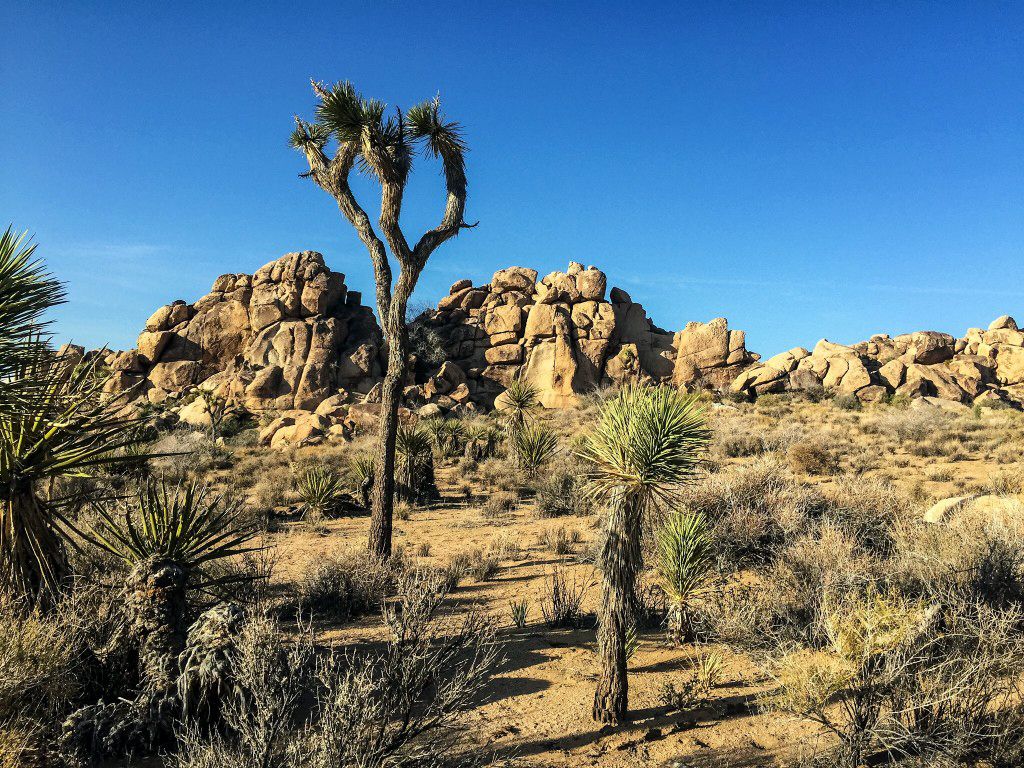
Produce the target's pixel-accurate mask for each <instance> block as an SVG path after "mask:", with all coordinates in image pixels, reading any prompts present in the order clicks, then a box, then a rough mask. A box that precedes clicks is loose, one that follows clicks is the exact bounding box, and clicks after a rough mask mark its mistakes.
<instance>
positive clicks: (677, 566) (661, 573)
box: [656, 512, 714, 643]
mask: <svg viewBox="0 0 1024 768" xmlns="http://www.w3.org/2000/svg"><path fill="white" fill-rule="evenodd" d="M657 558H658V559H657V564H656V569H657V572H658V577H659V579H660V581H661V588H662V589H663V590H664V591H665V594H666V596H667V597H668V599H669V614H668V626H669V632H670V633H671V634H672V638H673V640H675V642H676V643H682V642H683V641H684V640H685V639H687V638H688V637H689V636H690V635H691V634H692V628H691V626H690V619H689V605H690V602H691V601H692V600H693V599H694V598H695V597H698V596H699V595H700V594H701V593H702V592H704V591H705V590H707V589H708V587H709V586H710V584H711V579H712V573H713V566H714V557H713V542H712V536H711V531H710V530H709V526H708V522H707V518H705V517H704V515H703V514H702V513H700V512H697V513H692V512H676V513H674V514H672V515H670V516H669V518H668V519H667V520H666V521H665V523H664V524H663V525H662V527H661V528H660V529H659V530H658V533H657Z"/></svg>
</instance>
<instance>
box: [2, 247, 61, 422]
mask: <svg viewBox="0 0 1024 768" xmlns="http://www.w3.org/2000/svg"><path fill="white" fill-rule="evenodd" d="M35 251H36V244H35V243H32V242H31V241H30V239H29V236H28V233H27V232H22V233H21V234H15V233H14V231H13V230H12V228H11V227H7V229H6V230H5V231H4V233H3V235H0V411H8V410H10V409H11V408H12V407H13V406H14V404H15V403H16V401H17V400H18V399H19V395H18V393H19V392H20V391H22V390H24V389H25V388H26V387H28V386H31V385H32V384H33V382H32V381H31V380H27V379H26V378H25V377H24V376H22V375H21V373H22V372H23V371H24V370H25V369H26V367H29V366H31V365H33V364H34V363H35V361H36V358H37V356H38V355H39V354H40V352H42V351H44V350H45V348H46V344H45V341H46V339H45V336H44V334H45V331H46V326H47V322H48V321H46V320H44V319H43V315H44V314H45V313H46V311H47V310H49V309H51V308H53V307H55V306H57V305H59V304H63V303H64V301H65V293H64V287H63V285H62V284H61V283H60V282H59V281H58V280H57V279H56V278H54V277H53V275H51V274H50V273H49V272H47V271H46V267H45V266H44V265H43V263H42V261H40V260H38V259H36V258H35Z"/></svg>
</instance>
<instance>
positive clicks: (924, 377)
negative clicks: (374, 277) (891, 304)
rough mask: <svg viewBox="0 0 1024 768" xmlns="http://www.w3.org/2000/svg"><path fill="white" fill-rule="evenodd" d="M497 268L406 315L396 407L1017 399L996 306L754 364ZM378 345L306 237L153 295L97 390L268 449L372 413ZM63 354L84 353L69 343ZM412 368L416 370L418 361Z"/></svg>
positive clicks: (583, 293) (567, 276)
mask: <svg viewBox="0 0 1024 768" xmlns="http://www.w3.org/2000/svg"><path fill="white" fill-rule="evenodd" d="M537 278H538V275H537V272H536V270H533V269H527V268H525V267H508V268H507V269H501V270H498V271H497V272H495V273H494V276H493V277H492V279H491V282H490V283H489V284H487V285H482V286H473V284H472V282H471V281H469V280H459V281H458V282H456V283H455V284H454V285H452V287H451V290H450V291H449V294H448V295H447V296H445V297H444V298H443V299H441V301H440V302H438V305H437V309H436V310H431V311H429V312H427V313H425V314H424V315H423V316H421V317H420V318H418V319H417V320H416V324H418V325H419V326H420V328H419V330H424V331H429V332H430V334H429V335H430V336H431V338H435V339H439V340H440V346H441V352H442V357H443V359H444V362H443V363H442V364H441V365H440V366H439V367H437V368H434V369H432V370H426V371H423V370H421V374H422V375H421V376H420V377H419V378H418V379H417V378H415V377H414V376H410V379H409V380H408V381H407V385H406V387H405V390H404V397H405V403H404V406H403V411H402V413H403V417H404V418H412V413H413V411H416V412H417V413H418V415H419V416H421V417H425V416H431V415H435V416H438V415H444V414H459V413H461V412H465V411H467V410H473V409H480V408H484V409H486V408H490V407H491V406H492V404H493V402H494V398H495V397H496V396H497V395H498V394H500V393H501V392H502V391H503V390H504V389H505V387H507V386H508V384H509V383H510V382H511V381H512V380H513V379H515V378H519V377H521V378H524V379H526V380H528V381H530V382H532V383H533V384H535V385H536V387H537V389H538V391H539V393H540V400H541V402H542V404H543V405H545V406H546V407H551V408H556V407H562V406H566V405H570V404H572V403H574V402H575V401H576V400H577V399H578V397H579V395H581V394H583V393H585V392H588V391H590V390H592V389H594V388H596V387H599V386H604V385H612V384H623V383H627V382H638V383H648V384H669V385H672V386H676V387H686V388H696V387H708V388H713V389H716V390H720V391H722V390H728V389H731V390H732V391H733V392H734V393H736V394H737V395H740V396H744V397H750V398H753V397H757V396H758V395H763V394H766V393H775V392H786V391H812V390H815V391H824V392H829V393H832V394H839V395H850V396H854V397H856V398H857V399H859V400H861V401H862V402H871V401H876V400H880V399H883V398H885V397H888V396H891V395H897V396H904V395H905V396H907V397H925V398H943V399H944V400H951V401H957V402H961V403H970V402H983V403H984V402H992V403H995V402H1005V403H1009V404H1011V405H1014V406H1015V407H1020V406H1022V405H1024V333H1022V332H1021V331H1020V330H1018V328H1017V324H1016V323H1015V322H1014V320H1013V318H1011V317H1008V316H1003V317H1001V318H999V319H998V320H996V321H994V322H993V323H992V324H991V325H990V326H989V328H988V329H987V330H981V329H979V328H972V329H970V330H969V331H968V332H967V334H966V336H964V337H963V338H961V339H955V338H954V337H952V336H950V335H948V334H944V333H936V332H933V331H921V332H918V333H910V334H904V335H901V336H896V337H889V336H884V335H879V336H873V337H871V339H869V340H868V341H866V342H862V343H860V344H856V345H854V346H844V345H842V344H835V343H832V342H829V341H827V340H824V339H823V340H822V341H820V342H818V344H817V345H816V346H815V348H814V350H813V351H809V350H807V349H804V348H802V347H795V348H794V349H791V350H789V351H788V352H783V353H781V354H778V355H775V356H774V357H771V358H769V359H768V360H765V361H763V362H759V356H758V355H756V354H753V353H750V352H748V351H747V349H746V339H745V336H744V333H743V331H736V330H730V329H729V327H728V323H727V322H726V320H725V319H724V318H716V319H714V320H711V321H710V322H707V323H699V322H692V323H688V324H687V325H686V327H685V328H684V329H683V330H681V331H678V332H675V333H672V332H669V331H665V330H662V329H661V328H659V327H657V326H656V325H655V324H654V323H653V322H652V321H651V320H650V318H648V317H647V313H646V312H645V311H644V308H643V306H642V305H640V304H639V303H637V302H634V301H633V300H632V299H631V298H630V296H629V294H627V293H626V292H625V291H623V290H621V289H619V288H611V289H610V290H609V288H608V280H607V278H606V276H605V274H604V272H602V271H601V270H599V269H597V268H595V267H586V268H584V267H583V265H582V264H578V263H575V262H573V263H570V264H569V267H568V269H567V270H566V271H565V272H552V273H551V274H549V275H547V276H546V277H544V278H543V279H540V280H538V279H537ZM383 346H384V345H383V341H382V336H381V332H380V329H379V328H378V326H377V323H376V320H375V318H374V315H373V312H372V311H371V310H370V308H368V307H365V306H363V305H362V304H361V298H360V294H359V293H358V292H355V291H349V290H348V288H347V287H346V285H345V276H344V275H342V274H339V273H337V272H333V271H331V270H330V269H329V268H328V267H327V266H326V265H325V263H324V259H323V256H321V255H320V254H319V253H315V252H312V251H304V252H301V253H289V254H286V255H285V256H283V257H281V258H280V259H277V260H276V261H272V262H270V263H269V264H267V265H265V266H264V267H262V268H260V269H259V270H257V271H256V273H255V274H254V275H251V276H250V275H245V274H229V275H222V276H221V277H219V278H217V280H216V281H215V282H214V284H213V289H212V290H211V292H210V293H209V294H207V295H206V296H203V297H202V298H201V299H199V300H198V301H196V302H195V303H194V304H187V303H186V302H184V301H175V302H173V303H172V304H168V305H167V306H164V307H161V308H160V309H158V310H157V311H156V312H154V313H153V315H152V316H151V317H150V318H149V320H148V321H147V322H146V327H145V329H144V330H143V331H142V333H140V334H139V337H138V342H137V349H134V350H129V351H126V352H104V353H103V354H104V355H105V357H104V359H103V363H104V364H105V365H106V366H107V367H108V368H109V369H110V371H111V373H112V375H111V377H110V379H109V381H108V383H107V385H106V388H107V391H108V392H110V393H124V392H127V393H128V394H129V395H130V396H131V397H133V398H135V399H136V401H143V400H145V401H148V402H149V403H152V404H156V405H160V406H161V408H162V410H165V411H170V412H172V413H174V414H176V416H177V418H179V419H181V420H183V421H186V422H187V423H190V424H194V425H196V426H203V425H208V424H209V423H210V411H209V404H208V399H209V398H208V397H202V398H199V397H197V395H196V394H194V393H196V392H197V390H198V391H199V392H201V393H204V394H206V393H208V394H210V395H213V396H215V398H216V399H218V400H223V402H224V403H226V404H228V405H229V406H230V407H231V408H234V409H243V410H246V411H250V412H264V413H266V412H269V413H272V414H273V416H274V418H273V419H272V420H271V421H270V423H269V424H268V425H267V426H266V427H265V428H264V429H263V430H262V431H261V440H262V441H263V442H264V443H267V444H271V445H285V444H309V443H315V442H318V441H321V440H325V439H329V438H331V437H334V436H339V437H340V436H343V435H347V434H350V433H351V432H352V431H353V430H355V429H369V428H372V426H373V424H374V422H375V420H376V417H377V414H378V412H379V408H380V405H379V397H378V395H379V390H380V380H381V376H382V361H383V356H382V352H383ZM65 351H66V352H68V351H73V352H74V353H75V354H76V355H82V354H84V351H83V350H81V349H77V348H76V349H74V350H65ZM421 369H422V366H421Z"/></svg>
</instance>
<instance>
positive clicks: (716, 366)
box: [409, 262, 757, 408]
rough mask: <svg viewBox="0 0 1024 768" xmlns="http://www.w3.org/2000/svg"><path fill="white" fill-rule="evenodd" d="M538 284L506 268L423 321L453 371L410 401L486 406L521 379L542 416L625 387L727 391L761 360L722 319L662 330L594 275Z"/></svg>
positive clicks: (572, 272)
mask: <svg viewBox="0 0 1024 768" xmlns="http://www.w3.org/2000/svg"><path fill="white" fill-rule="evenodd" d="M537 277H538V275H537V271H536V270H533V269H527V268H525V267H508V268H507V269H502V270H499V271H498V272H495V273H494V276H493V278H492V279H491V282H490V283H489V284H488V285H483V286H477V287H474V286H473V284H472V282H470V281H469V280H460V281H458V282H457V283H455V284H454V285H452V287H451V290H450V291H449V295H448V296H446V297H444V298H443V299H442V300H441V301H440V302H438V305H437V311H436V312H432V313H429V314H428V315H427V316H426V317H424V318H421V319H420V320H419V322H423V323H427V324H428V325H430V326H431V327H432V328H433V329H434V330H435V331H437V333H438V334H439V335H440V337H441V339H442V343H443V345H444V347H445V349H446V350H447V353H448V355H449V362H448V363H446V366H447V371H445V372H444V375H443V376H440V377H434V378H432V379H431V380H430V381H428V382H427V384H426V385H425V386H424V387H423V388H419V389H418V390H417V391H414V392H409V395H410V396H412V397H415V396H419V397H421V398H424V399H426V400H431V398H433V397H434V396H438V395H440V396H443V397H447V398H449V399H452V394H451V392H452V391H456V390H457V394H458V395H459V396H460V397H461V398H465V399H471V400H472V401H474V402H476V403H479V404H482V405H485V406H487V405H490V404H491V402H492V401H493V399H494V397H495V396H496V395H497V394H499V393H500V392H502V391H503V390H504V389H505V388H506V387H507V386H508V384H509V383H510V382H512V381H513V380H514V379H516V378H523V379H525V380H527V381H529V382H531V383H533V384H534V385H535V386H536V387H537V389H538V391H539V392H540V399H541V403H542V404H543V405H544V406H545V407H549V408H557V407H562V406H566V405H571V404H572V403H574V402H575V401H576V400H577V398H578V396H579V395H580V394H582V393H585V392H588V391H591V390H593V389H595V388H596V387H598V386H601V385H606V384H615V383H623V382H627V381H637V382H647V383H662V382H671V383H674V384H676V385H679V386H684V385H693V384H695V383H697V382H701V381H704V382H707V383H710V384H712V385H717V386H719V387H724V386H727V385H728V383H729V382H730V381H732V379H733V378H734V377H735V376H736V374H737V373H739V371H740V370H742V369H743V367H745V366H746V365H749V364H750V363H751V362H754V361H755V360H756V359H757V358H756V356H754V355H751V354H749V353H748V352H747V351H746V347H745V345H744V336H743V332H742V331H730V330H729V329H728V325H727V323H726V321H725V319H724V318H718V319H715V320H712V321H711V322H710V323H706V324H704V323H690V324H689V325H687V326H686V328H685V329H684V330H682V331H680V332H678V333H675V334H673V333H671V332H668V331H664V330H662V329H660V328H658V327H657V326H655V325H654V324H653V323H652V322H651V320H650V319H649V318H648V317H647V313H646V312H645V311H644V308H643V306H642V305H641V304H639V303H636V302H634V301H633V300H632V299H631V298H630V297H629V294H627V293H626V292H625V291H623V290H621V289H619V288H612V289H611V291H610V292H608V291H607V287H608V281H607V278H606V276H605V274H604V272H602V271H601V270H599V269H597V268H595V267H586V268H584V267H583V265H582V264H578V263H575V262H573V263H570V264H569V267H568V269H567V270H566V271H565V272H552V273H551V274H549V275H547V276H546V277H544V278H542V279H541V280H539V281H538V279H537ZM606 292H607V296H606ZM439 373H440V372H439ZM438 378H440V381H435V379H438Z"/></svg>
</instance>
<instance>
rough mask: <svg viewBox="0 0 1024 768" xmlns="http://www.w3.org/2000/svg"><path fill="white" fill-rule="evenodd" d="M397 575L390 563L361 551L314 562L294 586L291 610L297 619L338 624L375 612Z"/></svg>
mask: <svg viewBox="0 0 1024 768" xmlns="http://www.w3.org/2000/svg"><path fill="white" fill-rule="evenodd" d="M398 575H399V574H398V572H397V570H396V566H395V565H394V564H393V563H382V562H381V561H379V560H377V559H376V558H374V557H371V556H370V555H368V554H366V553H365V552H362V551H352V552H344V553H342V554H338V555H334V556H332V557H328V558H326V559H321V560H318V561H317V563H316V564H315V565H314V566H313V568H312V569H311V570H310V571H309V572H308V573H306V574H305V575H304V576H303V577H302V579H301V580H300V581H299V582H298V584H296V585H295V596H294V606H295V610H296V612H297V613H298V614H299V615H300V616H314V617H317V618H332V619H336V620H341V621H348V620H351V619H354V618H358V617H359V616H364V615H366V614H372V613H378V612H379V611H380V610H381V608H382V606H383V604H384V600H385V598H387V596H388V595H389V594H391V593H392V591H393V590H394V587H395V582H396V579H397V578H398Z"/></svg>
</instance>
